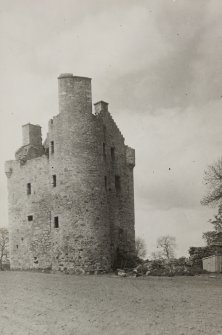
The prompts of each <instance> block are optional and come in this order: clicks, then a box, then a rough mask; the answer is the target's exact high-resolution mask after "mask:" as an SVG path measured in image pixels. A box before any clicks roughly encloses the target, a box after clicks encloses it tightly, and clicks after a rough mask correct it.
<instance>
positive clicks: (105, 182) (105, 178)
mask: <svg viewBox="0 0 222 335" xmlns="http://www.w3.org/2000/svg"><path fill="white" fill-rule="evenodd" d="M104 184H105V190H107V176H104Z"/></svg>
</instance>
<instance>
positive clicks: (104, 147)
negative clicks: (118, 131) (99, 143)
mask: <svg viewBox="0 0 222 335" xmlns="http://www.w3.org/2000/svg"><path fill="white" fill-rule="evenodd" d="M103 158H104V159H106V143H103Z"/></svg>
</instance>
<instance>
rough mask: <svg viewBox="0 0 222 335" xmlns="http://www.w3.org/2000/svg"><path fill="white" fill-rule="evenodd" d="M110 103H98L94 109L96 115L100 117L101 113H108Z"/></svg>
mask: <svg viewBox="0 0 222 335" xmlns="http://www.w3.org/2000/svg"><path fill="white" fill-rule="evenodd" d="M108 105H109V104H108V102H105V101H102V100H101V101H98V102H96V103H95V104H94V107H95V115H98V114H99V113H101V112H103V111H104V112H105V111H106V112H108Z"/></svg>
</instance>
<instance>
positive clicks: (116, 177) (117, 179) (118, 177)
mask: <svg viewBox="0 0 222 335" xmlns="http://www.w3.org/2000/svg"><path fill="white" fill-rule="evenodd" d="M115 189H116V192H119V191H120V189H121V183H120V176H115Z"/></svg>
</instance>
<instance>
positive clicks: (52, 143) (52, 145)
mask: <svg viewBox="0 0 222 335" xmlns="http://www.w3.org/2000/svg"><path fill="white" fill-rule="evenodd" d="M50 147H51V154H54V151H55V146H54V141H51V142H50Z"/></svg>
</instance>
